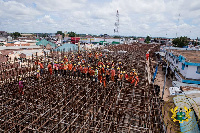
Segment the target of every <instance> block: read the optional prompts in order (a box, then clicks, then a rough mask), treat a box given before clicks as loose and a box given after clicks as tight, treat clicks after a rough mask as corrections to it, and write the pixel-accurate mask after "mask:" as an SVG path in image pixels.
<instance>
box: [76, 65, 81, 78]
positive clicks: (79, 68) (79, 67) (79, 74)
mask: <svg viewBox="0 0 200 133" xmlns="http://www.w3.org/2000/svg"><path fill="white" fill-rule="evenodd" d="M81 71H82V66H81V63H80V62H78V68H77V73H78V78H80V76H81Z"/></svg>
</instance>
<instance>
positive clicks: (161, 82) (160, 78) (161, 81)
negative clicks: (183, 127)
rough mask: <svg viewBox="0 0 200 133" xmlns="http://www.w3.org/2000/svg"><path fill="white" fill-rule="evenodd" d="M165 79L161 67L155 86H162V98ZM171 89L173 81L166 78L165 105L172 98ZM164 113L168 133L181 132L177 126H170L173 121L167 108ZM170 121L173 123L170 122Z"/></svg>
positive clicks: (160, 67)
mask: <svg viewBox="0 0 200 133" xmlns="http://www.w3.org/2000/svg"><path fill="white" fill-rule="evenodd" d="M164 79H165V73H164V72H163V71H162V66H161V65H160V66H159V67H158V72H157V75H156V79H155V82H154V84H155V85H159V86H160V97H162V91H163V86H164ZM169 87H172V80H171V79H170V78H168V77H166V84H165V89H164V95H163V100H164V102H165V103H166V102H167V101H168V100H169V97H170V93H169ZM164 111H165V114H164V121H165V126H167V133H176V132H180V130H178V128H177V126H175V125H173V124H170V123H173V122H172V119H171V118H169V115H168V113H171V112H170V109H169V108H167V110H166V108H165V109H164ZM169 120H170V121H171V122H169Z"/></svg>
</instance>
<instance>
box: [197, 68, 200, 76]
mask: <svg viewBox="0 0 200 133" xmlns="http://www.w3.org/2000/svg"><path fill="white" fill-rule="evenodd" d="M197 73H198V74H200V66H197Z"/></svg>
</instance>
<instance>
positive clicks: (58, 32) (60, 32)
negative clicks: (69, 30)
mask: <svg viewBox="0 0 200 133" xmlns="http://www.w3.org/2000/svg"><path fill="white" fill-rule="evenodd" d="M58 34H60V35H62V37H63V38H64V37H65V34H64V33H63V32H62V31H57V33H56V35H58Z"/></svg>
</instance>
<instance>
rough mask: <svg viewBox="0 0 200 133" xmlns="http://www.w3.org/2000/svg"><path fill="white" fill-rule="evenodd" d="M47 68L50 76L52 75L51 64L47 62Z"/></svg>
mask: <svg viewBox="0 0 200 133" xmlns="http://www.w3.org/2000/svg"><path fill="white" fill-rule="evenodd" d="M47 68H48V71H49V73H50V75H52V65H51V62H49V65H48V66H47Z"/></svg>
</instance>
